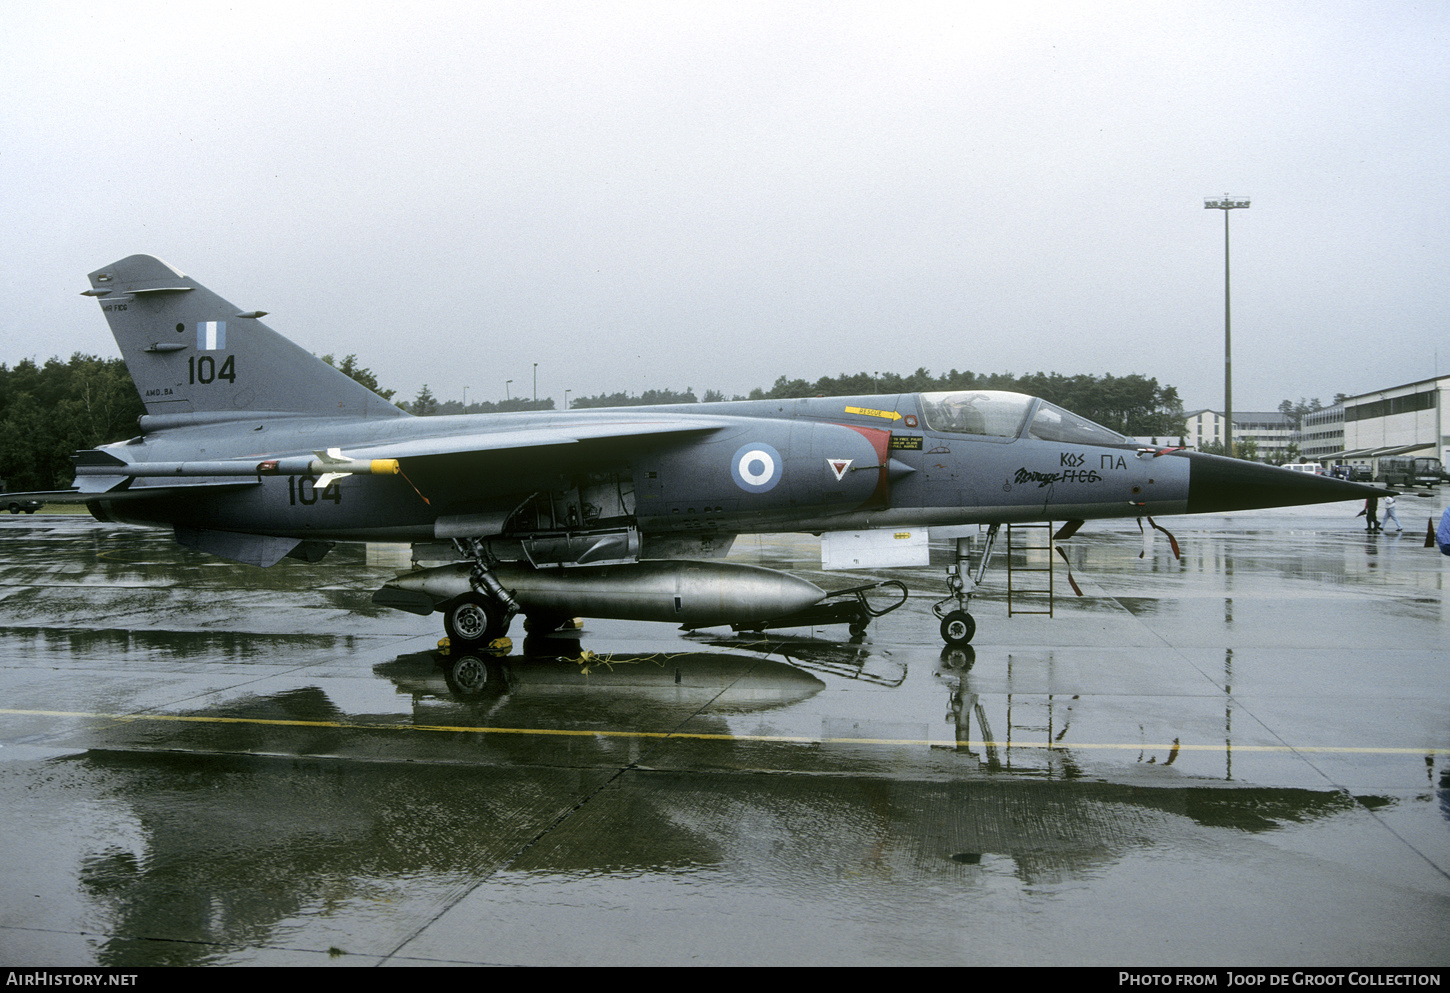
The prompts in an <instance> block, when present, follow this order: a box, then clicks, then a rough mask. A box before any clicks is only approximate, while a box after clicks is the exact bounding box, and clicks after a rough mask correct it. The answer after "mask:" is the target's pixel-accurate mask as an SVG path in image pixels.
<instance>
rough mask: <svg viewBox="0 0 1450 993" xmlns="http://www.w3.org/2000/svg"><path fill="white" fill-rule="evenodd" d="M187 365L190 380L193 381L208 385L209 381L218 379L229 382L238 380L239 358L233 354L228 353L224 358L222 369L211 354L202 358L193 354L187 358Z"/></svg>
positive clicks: (212, 381)
mask: <svg viewBox="0 0 1450 993" xmlns="http://www.w3.org/2000/svg"><path fill="white" fill-rule="evenodd" d="M186 367H187V370H188V375H189V376H190V379H189V380H188V382H191V383H201V384H202V385H206V384H207V383H214V382H216V381H217V380H218V379H225V380H226V381H227V382H229V383H235V382H236V381H237V360H236V357H235V356H232V355H228V356H227V357H226V358H224V359H222V367H221V368H220V369H218V368H217V365H216V359H214V358H212V357H211V356H210V355H203V356H202V357H201V358H197V357H196V356H195V355H193V356H191V357H190V358H189V359H187V360H186Z"/></svg>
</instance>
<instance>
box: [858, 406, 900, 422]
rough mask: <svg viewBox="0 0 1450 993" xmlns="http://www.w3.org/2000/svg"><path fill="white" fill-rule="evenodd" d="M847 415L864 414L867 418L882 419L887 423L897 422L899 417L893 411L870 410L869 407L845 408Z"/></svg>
mask: <svg viewBox="0 0 1450 993" xmlns="http://www.w3.org/2000/svg"><path fill="white" fill-rule="evenodd" d="M846 413H848V414H864V415H865V416H867V417H884V418H886V419H887V420H888V421H899V420H901V415H900V414H898V413H897V412H896V411H894V410H872V409H871V408H870V407H847V408H846Z"/></svg>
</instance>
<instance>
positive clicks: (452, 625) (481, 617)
mask: <svg viewBox="0 0 1450 993" xmlns="http://www.w3.org/2000/svg"><path fill="white" fill-rule="evenodd" d="M457 545H458V549H459V551H461V552H463V553H464V554H465V555H467V556H468V557H469V558H471V559H472V560H473V570H472V572H471V573H470V574H469V577H468V585H469V586H470V587H472V589H471V590H470V591H469V592H468V593H462V594H460V595H458V596H456V597H454V598H453V599H452V600H449V601H448V602H447V603H445V604H444V605H443V630H444V631H446V632H447V633H448V640H449V643H450V644H452V645H454V646H455V647H457V648H460V649H466V648H473V647H477V646H479V645H487V644H488V643H489V642H491V641H494V640H495V639H497V638H502V637H503V636H504V635H506V634H508V629H509V625H510V624H511V623H512V622H513V619H514V615H515V614H517V613H518V612H519V605H518V603H517V601H515V600H514V598H513V595H512V594H510V593H509V591H508V590H506V589H504V588H503V586H502V584H500V583H499V581H498V577H497V576H495V575H494V573H493V568H492V565H491V563H490V561H489V558H488V556H487V555H486V554H485V553H484V550H483V546H482V543H481V542H479V541H476V540H474V539H469V540H466V541H462V540H461V541H458V542H457Z"/></svg>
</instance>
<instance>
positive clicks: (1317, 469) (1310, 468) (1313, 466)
mask: <svg viewBox="0 0 1450 993" xmlns="http://www.w3.org/2000/svg"><path fill="white" fill-rule="evenodd" d="M1281 468H1284V469H1291V470H1293V471H1294V472H1312V473H1314V474H1315V475H1320V476H1322V475H1324V467H1323V466H1321V465H1320V464H1319V463H1318V462H1286V463H1285V464H1284V465H1283V466H1281Z"/></svg>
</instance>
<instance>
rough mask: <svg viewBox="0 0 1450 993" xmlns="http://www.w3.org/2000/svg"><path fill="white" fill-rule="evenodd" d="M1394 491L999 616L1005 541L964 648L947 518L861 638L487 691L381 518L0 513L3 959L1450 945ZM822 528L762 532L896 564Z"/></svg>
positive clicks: (1435, 601)
mask: <svg viewBox="0 0 1450 993" xmlns="http://www.w3.org/2000/svg"><path fill="white" fill-rule="evenodd" d="M1401 505H1402V507H1406V510H1405V511H1403V512H1402V514H1401V516H1402V517H1403V518H1404V520H1405V521H1406V523H1407V526H1409V527H1410V529H1411V530H1410V531H1409V532H1407V533H1405V534H1400V535H1394V534H1391V535H1382V536H1377V537H1369V536H1366V534H1365V532H1364V530H1363V523H1362V521H1363V519H1362V518H1360V519H1358V520H1356V519H1355V517H1354V516H1353V515H1354V511H1355V510H1356V509H1358V507H1357V506H1354V505H1330V506H1327V507H1320V508H1309V509H1303V508H1299V509H1289V510H1281V511H1267V512H1259V513H1247V514H1235V515H1219V516H1208V517H1199V518H1178V519H1172V520H1165V521H1160V522H1159V523H1161V524H1164V525H1166V526H1167V527H1168V528H1169V529H1170V530H1171V531H1172V532H1173V533H1174V535H1175V536H1176V537H1177V540H1178V542H1179V543H1180V545H1181V546H1182V551H1183V557H1182V559H1181V560H1178V559H1175V558H1174V557H1173V555H1172V552H1171V550H1170V548H1169V545H1168V542H1167V540H1166V539H1165V538H1164V537H1163V536H1162V535H1159V536H1158V537H1157V540H1156V541H1154V542H1153V543H1152V545H1151V547H1147V548H1145V546H1144V541H1143V539H1142V538H1141V537H1140V535H1139V531H1138V528H1137V527H1136V525H1135V524H1133V522H1115V523H1107V524H1092V525H1089V526H1088V527H1087V528H1085V529H1084V530H1083V532H1081V533H1079V534H1078V535H1077V536H1075V537H1073V538H1072V539H1071V540H1069V541H1068V542H1066V543H1065V545H1064V547H1065V549H1066V550H1067V551H1068V554H1069V558H1070V560H1071V563H1072V569H1073V572H1072V575H1073V578H1074V579H1075V580H1076V581H1077V583H1078V585H1079V586H1080V587H1081V588H1082V591H1083V593H1084V594H1085V596H1083V597H1081V598H1078V597H1074V596H1073V595H1072V593H1071V590H1070V589H1068V584H1067V582H1066V581H1065V580H1066V576H1065V572H1064V570H1063V569H1062V568H1061V564H1060V563H1059V568H1058V572H1057V575H1056V591H1057V596H1056V597H1055V602H1054V605H1053V606H1054V610H1053V616H1051V617H1049V616H1046V615H1015V616H1011V617H1009V616H1008V612H1007V601H1006V578H1005V569H1004V568H1001V567H998V566H994V568H993V570H992V572H991V573H990V574H989V576H988V582H987V587H986V591H985V593H984V595H983V596H982V597H981V598H979V599H978V600H977V601H976V603H975V604H974V607H973V612H974V613H975V614H976V616H977V619H978V622H979V624H978V633H977V637H976V640H975V643H974V646H973V650H972V651H969V652H958V653H952V652H947V653H943V651H942V648H941V643H940V641H939V638H938V634H937V627H938V622H937V620H936V618H935V617H934V616H933V615H932V613H931V605H932V603H933V602H934V601H935V600H937V599H939V598H940V597H942V596H944V595H945V588H944V582H943V574H942V568H941V566H942V565H943V564H944V563H945V562H946V560H947V559H946V556H947V554H948V544H947V543H942V544H941V545H940V546H939V547H938V546H936V545H934V546H933V555H934V558H935V559H939V560H940V562H938V563H936V564H934V565H933V566H932V567H931V568H930V569H921V570H898V571H894V572H893V573H891V574H890V575H892V576H894V577H896V578H902V579H905V580H906V582H907V583H908V585H909V586H910V587H911V589H912V591H913V593H912V596H911V598H910V599H909V601H908V602H907V604H906V605H905V606H904V607H902V608H901V609H900V610H898V611H896V612H894V613H891V614H888V615H886V616H884V617H882V618H880V619H879V620H877V621H875V622H874V623H873V624H872V625H871V627H870V629H869V630H868V631H867V633H866V634H865V636H864V637H861V638H858V639H851V638H850V636H849V634H848V632H847V630H846V628H845V626H844V625H833V626H826V627H821V628H817V629H814V630H811V629H791V630H785V631H771V632H767V633H766V634H765V635H751V634H742V635H735V634H733V633H731V632H730V631H729V630H728V629H712V630H707V631H700V632H695V633H693V634H687V633H684V632H680V631H676V630H674V629H673V628H672V627H670V626H668V625H661V624H645V623H624V622H607V621H602V622H601V621H588V622H586V626H585V628H584V630H583V632H582V633H581V634H580V636H579V637H578V639H577V640H569V639H556V640H551V641H548V642H544V643H538V644H536V643H534V642H533V641H532V640H530V641H529V642H527V643H525V642H523V641H522V640H519V641H516V642H515V645H514V648H513V652H512V654H511V655H509V656H508V657H507V658H504V659H499V660H493V661H490V662H489V663H488V664H487V669H488V675H489V677H490V678H489V681H488V683H487V685H486V686H485V687H484V688H483V690H482V691H481V692H477V693H473V694H461V693H459V692H456V691H455V688H453V687H451V686H450V684H449V682H448V680H447V679H445V676H444V673H443V671H442V670H441V669H440V668H439V666H438V665H437V664H436V658H435V655H434V653H433V649H434V647H435V645H436V642H437V640H438V638H439V637H440V636H441V630H439V628H438V625H437V623H436V615H435V617H434V618H420V617H416V616H413V615H410V614H404V613H400V612H396V611H392V610H386V609H382V608H377V607H374V606H373V605H372V604H371V603H370V602H369V597H370V594H371V592H372V591H373V590H374V589H375V588H377V586H379V585H381V583H382V582H383V581H384V580H386V579H387V578H389V577H390V576H391V575H393V574H394V573H395V572H396V571H398V570H397V568H395V567H394V566H392V565H389V564H382V563H379V562H378V559H377V553H378V550H376V549H375V550H374V556H373V558H372V559H370V558H369V557H368V555H367V554H366V553H365V549H364V548H363V546H339V548H338V549H337V550H335V551H334V552H333V553H332V554H331V555H329V556H328V557H327V558H326V559H324V560H323V561H322V562H319V563H315V564H307V563H303V562H295V561H286V562H285V563H284V564H282V565H279V566H277V567H275V568H273V569H270V570H261V569H254V568H250V567H247V566H240V565H232V564H229V563H226V562H223V561H221V560H218V559H213V558H210V557H207V556H204V555H201V554H199V553H194V552H191V551H189V550H187V549H184V548H181V547H179V546H177V545H175V544H173V543H172V542H171V540H170V537H169V535H168V534H166V533H160V532H152V531H146V530H141V529H134V528H128V527H124V526H114V525H103V524H99V523H96V522H93V521H91V520H90V519H89V518H85V517H76V516H63V515H47V514H37V515H35V516H33V517H18V518H8V517H7V518H0V837H3V838H4V839H5V841H4V843H3V845H0V879H3V883H0V961H4V962H6V963H8V964H15V965H22V964H23V965H71V966H76V965H91V964H94V965H112V966H121V965H126V966H134V965H154V964H177V965H196V964H260V965H298V964H300V965H342V966H346V965H377V964H384V965H418V964H458V963H485V964H538V965H543V964H548V965H553V964H571V965H582V964H646V965H656V964H659V965H673V964H751V965H754V964H792V965H849V964H862V965H892V964H897V965H933V964H960V965H973V964H979V965H987V964H1034V965H1084V964H1087V965H1112V966H1127V965H1178V966H1191V965H1211V966H1228V965H1240V966H1247V965H1271V964H1282V965H1343V966H1373V965H1420V966H1444V965H1445V964H1447V962H1450V942H1447V941H1446V935H1447V933H1450V678H1447V677H1450V671H1447V662H1450V617H1447V603H1446V585H1447V577H1450V558H1446V557H1444V556H1442V555H1440V554H1438V553H1437V552H1436V551H1435V550H1434V549H1427V548H1424V547H1423V544H1424V542H1423V539H1424V523H1425V521H1426V519H1427V518H1428V517H1430V516H1432V515H1433V516H1435V517H1436V518H1438V515H1439V512H1440V510H1441V509H1442V504H1441V503H1440V502H1439V498H1438V497H1437V498H1436V499H1434V500H1428V499H1426V500H1421V499H1414V498H1406V499H1404V500H1402V501H1401ZM1140 552H1143V553H1144V554H1143V555H1142V556H1141V557H1140V555H1139V553H1140ZM383 554H384V557H386V550H384V552H383ZM816 554H817V553H816V545H815V543H814V541H813V540H810V539H802V538H794V537H780V538H762V539H756V538H742V539H741V540H740V542H739V543H738V544H737V548H736V550H735V552H734V553H733V557H734V558H737V559H738V560H740V561H745V562H757V563H760V564H765V565H773V566H781V567H790V568H793V569H795V570H796V571H798V573H799V574H801V575H803V576H804V577H805V578H808V579H811V580H813V581H815V582H817V583H819V584H820V585H822V586H824V587H827V588H832V589H839V588H843V587H846V586H850V585H854V584H855V583H857V582H858V581H868V580H870V579H872V578H884V577H871V576H867V575H859V576H853V575H850V574H840V573H833V574H830V575H823V574H820V573H816V572H814V571H812V570H813V568H814V566H815V563H816V562H817V561H818V559H817V558H816ZM404 561H406V559H404ZM370 562H372V563H373V564H370ZM999 565H1000V556H999ZM903 573H904V575H903ZM1025 578H1026V577H1023V576H1022V575H1021V574H1019V575H1018V579H1019V580H1021V579H1025ZM1014 581H1015V580H1014ZM1037 599H1038V601H1039V602H1040V601H1041V598H1040V597H1039V598H1037ZM1029 602H1030V601H1029ZM1022 605H1023V602H1022V601H1021V600H1017V601H1015V602H1014V609H1015V608H1016V607H1020V606H1022ZM519 627H520V625H517V624H516V625H515V628H516V631H515V634H516V636H521V634H522V632H521V631H519V630H517V629H518V628H519ZM581 652H588V653H592V654H589V655H584V656H582V657H581V656H580V653H581Z"/></svg>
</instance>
